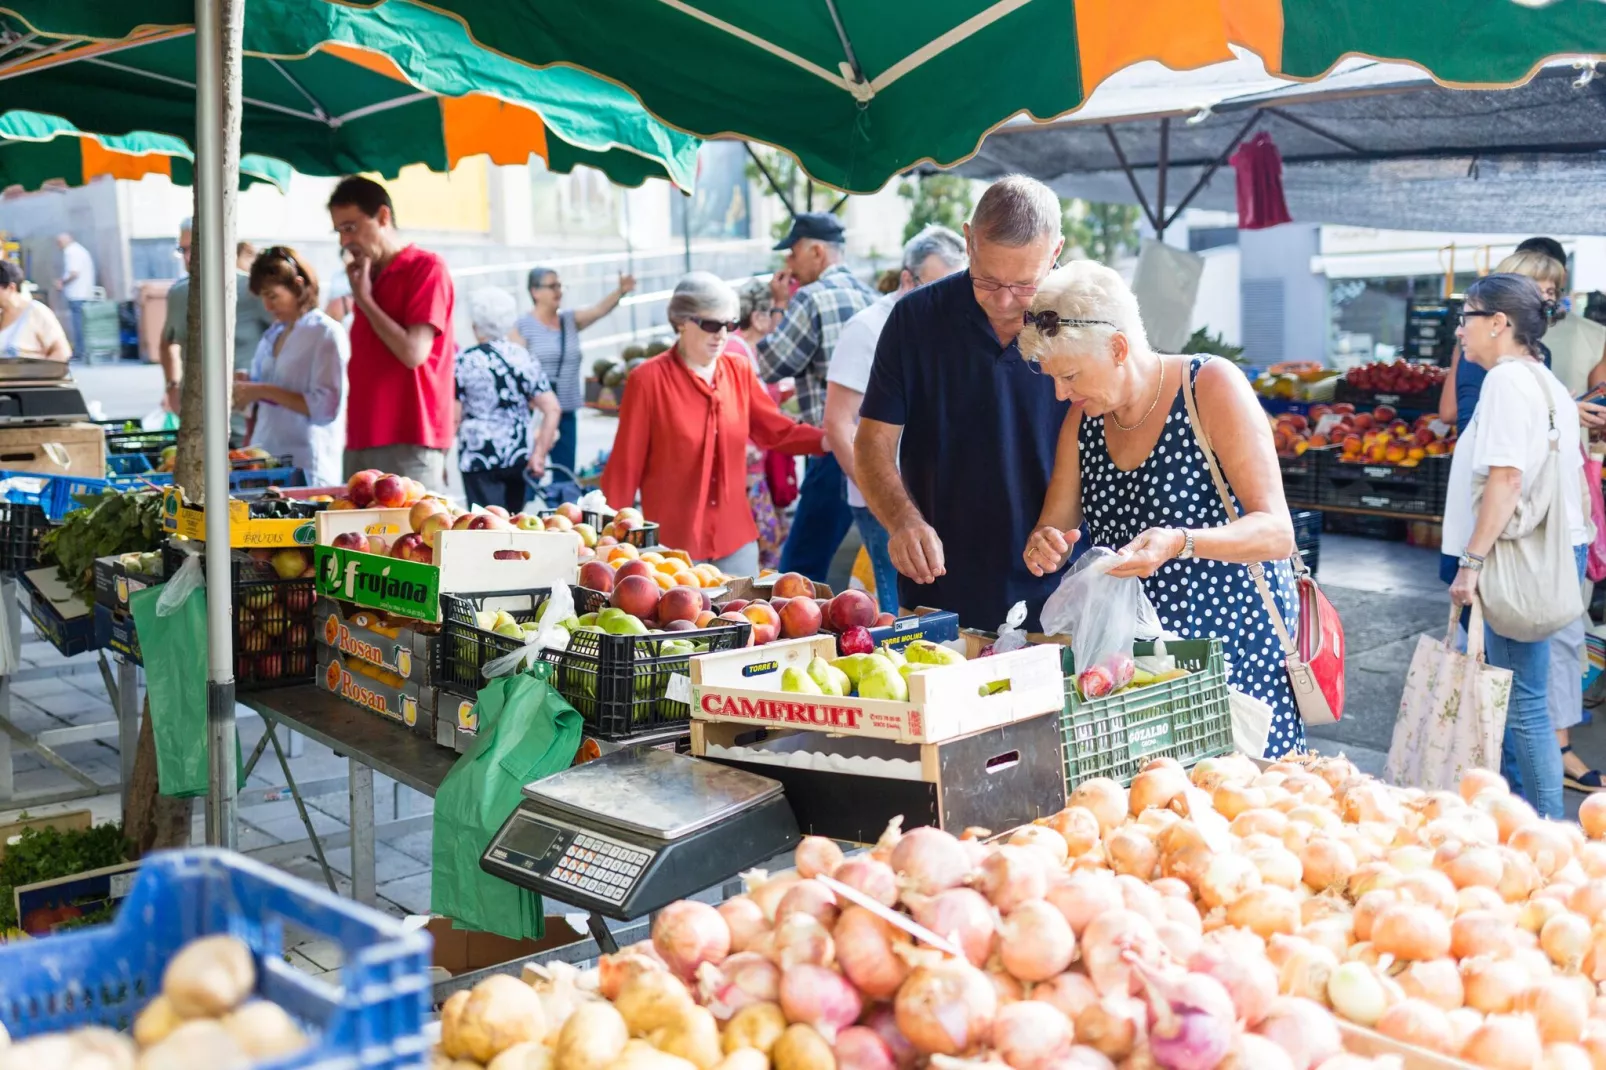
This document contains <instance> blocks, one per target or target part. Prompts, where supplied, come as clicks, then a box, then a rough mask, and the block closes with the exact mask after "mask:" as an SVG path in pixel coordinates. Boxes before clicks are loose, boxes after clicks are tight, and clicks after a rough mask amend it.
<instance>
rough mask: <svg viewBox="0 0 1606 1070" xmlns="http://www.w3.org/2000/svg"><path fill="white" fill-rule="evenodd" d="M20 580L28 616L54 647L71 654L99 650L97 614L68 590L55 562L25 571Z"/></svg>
mask: <svg viewBox="0 0 1606 1070" xmlns="http://www.w3.org/2000/svg"><path fill="white" fill-rule="evenodd" d="M21 581H22V582H21V583H19V584H18V585H17V586H18V590H19V591H20V592H21V593H22V594H23V595H24V596H25V597H24V599H23V602H24V608H25V609H26V610H27V613H28V619H29V620H31V621H33V624H34V627H35V628H37V629H39V634H40V635H42V636H44V637H45V639H47V640H49V642H50V645H51V646H53V647H55V648H56V649H57V650H59V651H61V652H62V653H63V654H65V655H67V656H68V657H71V656H72V655H74V654H82V653H83V652H84V651H86V650H95V649H97V646H96V643H95V618H94V615H93V614H91V613H90V611H89V607H88V606H86V605H84V603H83V602H82V601H80V600H79V598H78V596H77V595H75V594H73V593H72V592H71V591H69V590H68V589H67V585H66V584H65V583H63V582H62V581H61V579H60V577H59V575H58V574H57V572H56V567H55V566H54V565H51V566H50V567H48V568H36V569H34V570H33V571H31V572H24V573H23V574H22V576H21Z"/></svg>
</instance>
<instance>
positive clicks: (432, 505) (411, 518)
mask: <svg viewBox="0 0 1606 1070" xmlns="http://www.w3.org/2000/svg"><path fill="white" fill-rule="evenodd" d="M444 512H446V506H444V505H442V504H441V503H440V500H439V499H437V498H423V499H421V500H419V501H417V502H415V503H413V507H412V509H411V510H409V511H408V513H407V526H408V527H410V528H412V529H413V530H414V531H418V530H420V529H421V528H422V527H423V526H424V518H425V517H427V516H433V515H434V514H436V513H444Z"/></svg>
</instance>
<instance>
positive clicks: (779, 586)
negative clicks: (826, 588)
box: [771, 572, 814, 635]
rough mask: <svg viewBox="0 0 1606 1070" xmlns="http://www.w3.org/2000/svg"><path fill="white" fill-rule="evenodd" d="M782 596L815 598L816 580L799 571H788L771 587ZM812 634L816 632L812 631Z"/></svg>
mask: <svg viewBox="0 0 1606 1070" xmlns="http://www.w3.org/2000/svg"><path fill="white" fill-rule="evenodd" d="M771 589H772V590H773V591H774V592H775V594H776V595H777V596H778V597H781V598H813V597H814V581H813V580H811V579H809V578H808V577H807V576H804V575H802V574H800V573H797V572H787V573H784V574H783V575H781V576H778V577H777V578H776V580H775V586H774V587H773V588H771ZM809 634H810V635H812V634H814V633H812V632H810V633H809Z"/></svg>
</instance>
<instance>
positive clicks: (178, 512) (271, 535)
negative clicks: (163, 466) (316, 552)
mask: <svg viewBox="0 0 1606 1070" xmlns="http://www.w3.org/2000/svg"><path fill="white" fill-rule="evenodd" d="M162 527H163V528H164V529H165V530H166V531H167V532H168V534H170V535H182V536H184V537H185V538H186V539H194V540H196V541H197V542H205V541H206V509H205V508H203V507H201V506H198V505H191V504H190V503H189V502H187V501H185V500H184V496H183V494H182V493H180V492H179V490H178V488H177V487H168V488H167V489H166V490H165V491H163V497H162ZM315 536H316V528H315V527H314V524H313V518H308V517H301V518H295V519H290V520H266V519H262V518H260V517H258V518H255V519H253V518H252V516H251V506H250V503H248V502H243V501H240V500H239V499H238V498H230V499H229V545H230V546H234V547H239V548H242V549H252V550H258V549H268V550H271V549H277V548H279V547H282V546H311V545H312V544H313V542H314V541H315Z"/></svg>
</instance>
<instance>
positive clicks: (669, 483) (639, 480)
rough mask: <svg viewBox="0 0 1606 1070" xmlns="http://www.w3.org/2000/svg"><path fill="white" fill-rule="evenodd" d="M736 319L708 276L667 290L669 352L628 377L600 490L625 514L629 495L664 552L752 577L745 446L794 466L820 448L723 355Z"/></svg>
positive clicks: (741, 361) (744, 366) (734, 355)
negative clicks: (788, 458)
mask: <svg viewBox="0 0 1606 1070" xmlns="http://www.w3.org/2000/svg"><path fill="white" fill-rule="evenodd" d="M736 314H737V301H736V294H735V292H733V291H732V290H731V288H730V287H729V286H728V285H726V284H725V282H724V281H723V280H721V279H720V278H719V277H718V276H717V275H711V274H709V273H708V272H706V271H694V272H692V273H691V274H689V275H687V276H686V277H685V278H683V279H681V280H680V282H679V283H678V284H677V285H676V286H675V292H674V295H673V296H671V297H670V299H669V325H670V327H672V328H673V329H674V331H675V334H676V340H675V344H674V346H673V347H672V348H671V349H670V350H669V351H668V352H665V353H660V354H658V355H657V356H656V357H653V358H652V359H651V360H649V361H647V362H646V363H645V364H642V365H641V366H640V367H638V368H637V369H636V370H635V371H634V372H633V373H632V374H631V376H630V386H629V389H627V390H626V391H625V397H624V402H623V404H621V405H620V406H619V432H618V435H617V436H616V437H615V438H614V443H613V453H612V454H610V455H609V457H608V467H607V468H606V469H605V470H604V471H603V473H602V489H603V491H604V493H606V494H607V496H608V500H609V501H610V502H612V503H613V504H614V505H629V504H630V503H631V502H634V501H635V500H636V494H637V492H638V491H639V492H640V493H641V508H642V511H643V512H644V513H645V514H646V515H647V518H648V519H649V520H655V521H657V522H658V524H659V525H660V528H659V533H658V534H659V538H660V540H661V541H662V542H663V544H664V545H665V546H672V547H675V548H677V549H682V550H685V551H686V552H688V553H689V554H691V555H692V557H693V558H695V559H697V560H699V561H712V562H713V563H714V564H715V565H716V566H717V567H718V568H719V569H720V570H721V571H722V572H725V573H728V574H730V575H735V576H753V575H757V574H758V528H757V527H756V526H755V525H754V523H753V512H752V510H751V508H749V506H748V499H747V443H748V441H749V440H751V441H752V442H753V443H754V444H755V445H757V446H758V447H759V448H760V449H770V450H779V451H780V452H782V453H786V454H791V455H794V456H795V455H797V454H818V453H821V452H823V451H824V449H825V447H824V444H823V437H822V433H821V431H820V429H819V428H818V427H809V426H807V425H805V424H800V423H798V422H797V421H795V420H793V419H791V418H790V417H788V416H784V415H782V414H781V411H780V409H779V408H777V407H776V405H775V402H774V401H773V400H771V398H770V396H769V393H768V392H767V391H766V390H765V389H764V384H762V383H760V382H759V381H758V376H757V375H756V374H755V373H754V371H753V365H752V364H751V363H750V362H749V361H748V359H747V358H746V357H745V356H742V355H741V354H740V353H739V352H738V351H737V350H736V349H735V348H734V347H733V346H731V344H730V343H731V335H732V334H734V333H735V331H736Z"/></svg>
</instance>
